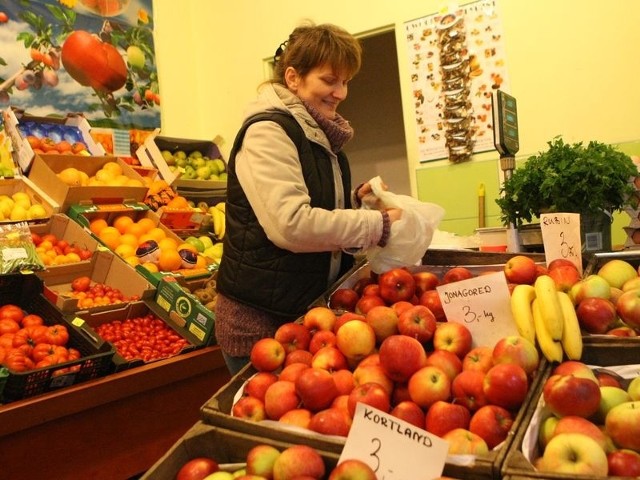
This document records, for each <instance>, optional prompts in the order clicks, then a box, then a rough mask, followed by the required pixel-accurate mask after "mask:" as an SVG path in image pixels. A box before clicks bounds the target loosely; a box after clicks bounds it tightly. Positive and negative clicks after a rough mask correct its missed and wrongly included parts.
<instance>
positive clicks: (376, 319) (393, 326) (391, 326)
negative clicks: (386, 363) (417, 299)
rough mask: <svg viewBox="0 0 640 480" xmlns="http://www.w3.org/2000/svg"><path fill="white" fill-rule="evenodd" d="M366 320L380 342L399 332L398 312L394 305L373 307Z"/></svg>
mask: <svg viewBox="0 0 640 480" xmlns="http://www.w3.org/2000/svg"><path fill="white" fill-rule="evenodd" d="M411 306H413V305H411ZM365 321H366V322H367V323H368V324H369V325H371V327H372V328H373V331H374V332H375V335H376V342H377V343H378V344H380V343H382V341H383V340H384V339H385V338H387V337H389V336H390V335H395V334H396V333H398V313H397V312H396V310H394V309H393V308H392V307H388V306H386V305H378V306H375V307H373V308H372V309H371V310H369V311H368V312H367V315H366V316H365Z"/></svg>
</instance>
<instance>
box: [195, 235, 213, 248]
mask: <svg viewBox="0 0 640 480" xmlns="http://www.w3.org/2000/svg"><path fill="white" fill-rule="evenodd" d="M198 240H200V241H201V242H202V245H204V249H205V250H206V249H207V248H209V247H213V240H211V237H210V236H209V235H200V236H199V237H198Z"/></svg>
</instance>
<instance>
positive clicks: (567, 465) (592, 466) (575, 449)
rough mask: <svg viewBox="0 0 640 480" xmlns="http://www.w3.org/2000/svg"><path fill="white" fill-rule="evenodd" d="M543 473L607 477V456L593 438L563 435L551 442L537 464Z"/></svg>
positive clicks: (578, 434) (579, 434) (581, 435)
mask: <svg viewBox="0 0 640 480" xmlns="http://www.w3.org/2000/svg"><path fill="white" fill-rule="evenodd" d="M536 466H537V468H538V470H539V471H541V472H552V473H554V474H563V473H564V474H570V475H571V476H572V478H574V477H576V476H577V477H580V476H582V475H589V476H591V477H606V475H607V470H608V465H607V455H606V453H605V452H604V450H602V448H601V447H600V445H598V443H597V442H596V441H595V440H593V439H592V438H590V437H588V436H586V435H583V434H581V433H563V434H562V435H558V436H555V437H553V438H552V439H551V440H549V443H548V444H547V446H546V448H545V449H544V454H543V456H542V457H541V458H540V459H539V461H538V462H537V464H536Z"/></svg>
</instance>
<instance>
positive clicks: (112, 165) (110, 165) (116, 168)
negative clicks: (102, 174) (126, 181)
mask: <svg viewBox="0 0 640 480" xmlns="http://www.w3.org/2000/svg"><path fill="white" fill-rule="evenodd" d="M102 170H107V171H109V172H111V173H113V176H114V177H117V176H118V175H122V167H121V166H120V164H119V163H117V162H107V163H105V164H104V165H103V166H102Z"/></svg>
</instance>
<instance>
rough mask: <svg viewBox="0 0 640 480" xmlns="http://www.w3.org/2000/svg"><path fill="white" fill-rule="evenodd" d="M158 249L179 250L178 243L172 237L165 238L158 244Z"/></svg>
mask: <svg viewBox="0 0 640 480" xmlns="http://www.w3.org/2000/svg"><path fill="white" fill-rule="evenodd" d="M158 248H160V250H177V249H178V242H177V241H176V240H175V239H174V238H171V237H164V238H163V239H161V240H160V241H159V242H158Z"/></svg>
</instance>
